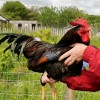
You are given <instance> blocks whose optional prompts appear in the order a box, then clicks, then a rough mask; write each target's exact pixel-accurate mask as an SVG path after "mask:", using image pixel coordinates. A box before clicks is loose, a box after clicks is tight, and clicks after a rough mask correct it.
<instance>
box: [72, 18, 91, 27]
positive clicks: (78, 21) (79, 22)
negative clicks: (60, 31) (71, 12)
mask: <svg viewBox="0 0 100 100" xmlns="http://www.w3.org/2000/svg"><path fill="white" fill-rule="evenodd" d="M70 24H71V25H73V26H78V25H80V26H83V27H89V25H88V23H87V21H86V19H83V18H77V19H76V21H72V22H70Z"/></svg>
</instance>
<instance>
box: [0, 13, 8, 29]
mask: <svg viewBox="0 0 100 100" xmlns="http://www.w3.org/2000/svg"><path fill="white" fill-rule="evenodd" d="M8 25H9V19H7V18H6V17H4V16H3V15H1V14H0V27H1V28H2V27H5V26H6V27H7V26H8Z"/></svg>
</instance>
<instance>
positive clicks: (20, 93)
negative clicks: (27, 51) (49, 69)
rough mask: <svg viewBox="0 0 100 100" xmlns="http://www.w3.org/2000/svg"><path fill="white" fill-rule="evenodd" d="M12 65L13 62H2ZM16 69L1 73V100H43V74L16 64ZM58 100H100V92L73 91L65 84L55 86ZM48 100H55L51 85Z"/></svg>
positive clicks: (47, 91) (48, 89) (48, 88)
mask: <svg viewBox="0 0 100 100" xmlns="http://www.w3.org/2000/svg"><path fill="white" fill-rule="evenodd" d="M1 63H2V64H4V63H11V62H9V61H8V62H1ZM14 64H15V65H17V66H16V68H12V69H10V71H9V68H8V66H7V67H6V69H7V70H6V71H3V72H0V100H41V97H42V96H41V84H40V80H39V79H40V77H41V74H38V73H35V72H32V71H28V70H27V67H25V66H22V65H23V63H20V64H18V62H14ZM55 87H56V89H57V100H100V92H81V91H72V90H70V89H68V88H67V87H66V85H65V84H63V83H61V82H59V83H56V84H55ZM45 88H46V89H45V97H46V100H53V99H52V93H51V89H50V87H49V85H48V84H47V85H46V86H45Z"/></svg>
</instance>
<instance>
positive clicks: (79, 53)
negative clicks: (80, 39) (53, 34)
mask: <svg viewBox="0 0 100 100" xmlns="http://www.w3.org/2000/svg"><path fill="white" fill-rule="evenodd" d="M71 47H73V48H72V49H71V50H69V51H68V52H66V53H64V54H63V55H62V56H60V58H59V61H61V60H63V59H65V58H66V60H65V61H64V65H67V66H70V65H72V64H73V63H74V62H75V61H76V62H77V63H78V62H80V61H81V60H82V57H83V52H84V50H85V48H86V47H87V46H86V45H84V44H81V43H75V44H73V45H71Z"/></svg>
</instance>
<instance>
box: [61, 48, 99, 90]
mask: <svg viewBox="0 0 100 100" xmlns="http://www.w3.org/2000/svg"><path fill="white" fill-rule="evenodd" d="M83 60H84V61H86V62H88V63H89V66H90V67H89V70H86V71H85V70H82V73H81V75H80V76H77V77H66V78H64V80H63V82H64V83H66V84H67V86H68V87H69V88H71V89H73V90H83V91H98V90H100V49H96V48H94V47H92V46H88V47H87V48H86V49H85V51H84V53H83Z"/></svg>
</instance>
